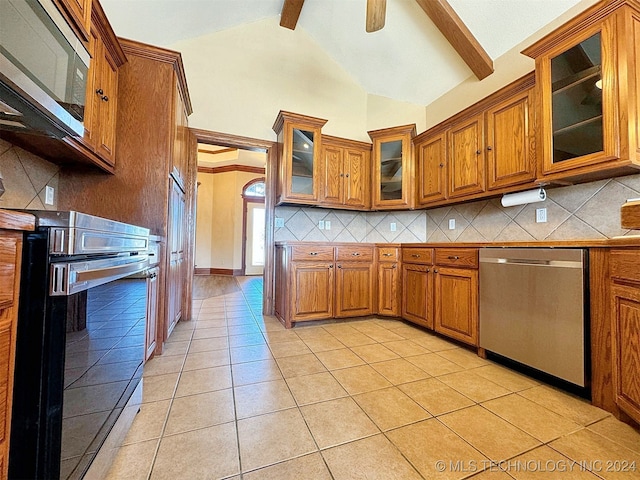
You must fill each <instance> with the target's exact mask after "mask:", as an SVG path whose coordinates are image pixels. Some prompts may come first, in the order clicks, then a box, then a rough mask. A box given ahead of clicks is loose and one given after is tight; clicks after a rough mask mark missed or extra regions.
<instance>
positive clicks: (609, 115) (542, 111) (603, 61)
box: [523, 0, 640, 182]
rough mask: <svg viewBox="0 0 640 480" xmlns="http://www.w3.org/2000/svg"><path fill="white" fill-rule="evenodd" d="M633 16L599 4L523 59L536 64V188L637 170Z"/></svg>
mask: <svg viewBox="0 0 640 480" xmlns="http://www.w3.org/2000/svg"><path fill="white" fill-rule="evenodd" d="M638 44H640V10H639V9H638V4H637V2H633V1H624V0H619V1H603V2H598V3H597V4H596V5H594V6H593V7H591V8H589V9H587V10H585V11H584V12H583V13H582V14H580V15H578V16H577V17H575V18H574V19H572V20H570V21H569V22H567V23H566V24H564V25H563V26H561V27H559V28H558V29H556V30H555V31H553V32H551V33H550V34H548V35H547V36H545V37H544V38H542V39H541V40H540V41H538V42H537V43H535V44H534V45H532V46H531V47H529V48H527V49H526V50H524V51H523V53H524V54H525V55H528V56H530V57H532V58H534V59H535V61H536V83H537V84H538V88H539V91H540V95H539V98H540V106H539V117H540V121H539V133H538V142H539V144H540V148H541V161H542V162H541V177H542V179H544V180H551V181H552V180H567V181H572V182H579V181H591V180H594V179H598V178H608V177H611V176H613V175H621V174H628V173H634V172H637V168H638V166H639V164H640V145H639V142H640V138H639V135H638V133H639V132H640V125H639V122H640V107H639V105H638V89H639V88H640V85H639V82H638V78H640V52H639V51H638V49H637V45H638Z"/></svg>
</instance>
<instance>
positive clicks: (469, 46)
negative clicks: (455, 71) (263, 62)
mask: <svg viewBox="0 0 640 480" xmlns="http://www.w3.org/2000/svg"><path fill="white" fill-rule="evenodd" d="M416 2H417V3H418V5H420V7H421V8H422V10H424V12H425V13H426V14H427V15H428V16H429V18H430V19H431V21H432V22H433V23H434V24H435V26H436V27H438V30H440V32H441V33H442V34H443V35H444V36H445V38H446V39H447V40H448V41H449V43H450V44H451V46H452V47H453V48H454V49H455V50H456V52H458V55H460V57H462V59H463V60H464V61H465V63H466V64H467V65H468V66H469V68H470V69H471V70H472V71H473V73H474V74H475V75H476V77H478V80H482V79H483V78H486V77H488V76H489V75H491V74H492V73H493V61H492V60H491V57H489V55H488V54H487V52H485V50H484V48H482V45H480V43H479V42H478V41H477V40H476V38H475V37H474V36H473V34H472V33H471V31H470V30H469V29H468V28H467V26H466V25H465V24H464V22H463V21H462V19H461V18H460V17H459V16H458V14H457V13H456V12H455V10H454V9H453V8H451V5H449V3H448V2H447V0H416ZM303 5H304V0H284V3H283V5H282V13H281V14H280V26H281V27H285V28H288V29H290V30H295V28H296V24H297V23H298V18H299V17H300V12H301V11H302V6H303ZM386 10H387V0H367V20H366V25H365V30H366V31H367V32H368V33H372V32H377V31H378V30H381V29H382V28H383V27H384V23H385V18H386Z"/></svg>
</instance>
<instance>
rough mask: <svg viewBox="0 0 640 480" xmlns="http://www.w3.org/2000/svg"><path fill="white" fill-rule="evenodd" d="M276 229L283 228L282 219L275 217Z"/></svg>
mask: <svg viewBox="0 0 640 480" xmlns="http://www.w3.org/2000/svg"><path fill="white" fill-rule="evenodd" d="M276 228H284V218H282V217H276Z"/></svg>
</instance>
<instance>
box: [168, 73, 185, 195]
mask: <svg viewBox="0 0 640 480" xmlns="http://www.w3.org/2000/svg"><path fill="white" fill-rule="evenodd" d="M183 95H184V94H183V91H182V89H181V88H180V82H178V81H176V82H175V86H174V89H173V101H174V107H173V108H174V116H175V126H174V141H173V148H174V152H173V156H172V159H173V165H172V167H171V176H172V177H173V179H174V180H175V181H176V182H177V183H178V185H180V188H181V189H182V190H184V189H185V181H186V180H187V175H188V170H189V164H188V159H189V155H188V149H189V134H188V129H189V119H188V112H187V109H186V103H185V100H184V99H183Z"/></svg>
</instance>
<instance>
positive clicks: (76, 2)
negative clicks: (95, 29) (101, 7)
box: [53, 0, 92, 42]
mask: <svg viewBox="0 0 640 480" xmlns="http://www.w3.org/2000/svg"><path fill="white" fill-rule="evenodd" d="M53 3H55V5H56V7H58V10H60V12H61V13H62V15H63V16H64V17H65V18H66V20H67V22H68V23H69V25H70V26H71V28H72V29H73V30H75V32H76V33H77V34H78V36H79V37H80V39H81V40H82V41H85V42H86V41H88V40H89V37H90V35H89V31H90V27H91V4H92V0H53Z"/></svg>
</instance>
